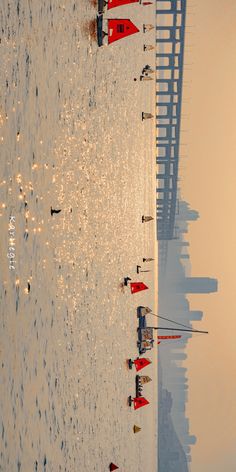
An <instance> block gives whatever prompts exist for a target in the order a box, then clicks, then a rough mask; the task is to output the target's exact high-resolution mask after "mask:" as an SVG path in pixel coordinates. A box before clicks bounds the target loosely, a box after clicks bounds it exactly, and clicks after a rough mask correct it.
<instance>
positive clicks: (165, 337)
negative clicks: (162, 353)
mask: <svg viewBox="0 0 236 472" xmlns="http://www.w3.org/2000/svg"><path fill="white" fill-rule="evenodd" d="M181 337H182V336H157V339H179V338H181Z"/></svg>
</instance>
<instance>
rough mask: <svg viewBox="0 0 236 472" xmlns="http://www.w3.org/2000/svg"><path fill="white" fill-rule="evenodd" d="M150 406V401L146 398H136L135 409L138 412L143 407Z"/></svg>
mask: <svg viewBox="0 0 236 472" xmlns="http://www.w3.org/2000/svg"><path fill="white" fill-rule="evenodd" d="M145 405H149V401H148V400H146V398H144V397H135V398H134V409H135V410H138V408H141V407H142V406H145Z"/></svg>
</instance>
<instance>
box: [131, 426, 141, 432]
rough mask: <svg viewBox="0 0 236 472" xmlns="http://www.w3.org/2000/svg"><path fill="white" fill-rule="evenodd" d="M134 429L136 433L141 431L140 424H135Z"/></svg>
mask: <svg viewBox="0 0 236 472" xmlns="http://www.w3.org/2000/svg"><path fill="white" fill-rule="evenodd" d="M133 431H134V433H139V431H141V428H140V427H139V426H136V424H134V427H133Z"/></svg>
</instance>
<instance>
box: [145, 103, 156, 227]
mask: <svg viewBox="0 0 236 472" xmlns="http://www.w3.org/2000/svg"><path fill="white" fill-rule="evenodd" d="M150 118H154V115H152V114H151V113H146V112H144V111H143V112H142V121H143V120H149V119H150ZM145 218H147V217H145ZM151 220H153V218H151ZM147 221H149V220H147Z"/></svg>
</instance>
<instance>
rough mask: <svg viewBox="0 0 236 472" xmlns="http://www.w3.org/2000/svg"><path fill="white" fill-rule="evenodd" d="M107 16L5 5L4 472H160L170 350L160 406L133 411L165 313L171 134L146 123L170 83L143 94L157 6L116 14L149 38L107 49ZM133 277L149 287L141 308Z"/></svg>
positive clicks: (0, 177)
mask: <svg viewBox="0 0 236 472" xmlns="http://www.w3.org/2000/svg"><path fill="white" fill-rule="evenodd" d="M95 3H96V2H91V1H88V0H77V1H72V0H64V1H63V0H21V1H20V0H18V1H16V0H1V3H0V27H1V36H0V51H1V53H0V54H1V68H0V150H1V153H0V155H1V158H0V228H1V230H0V261H1V265H0V266H1V270H0V323H1V327H0V368H1V381H0V437H1V441H0V470H1V471H3V472H36V471H39V472H49V471H50V472H60V471H64V472H77V471H79V472H90V471H96V472H103V471H104V472H105V471H107V470H109V464H110V463H111V462H113V463H115V464H116V465H117V466H118V467H119V469H120V471H122V472H125V471H129V472H141V471H143V470H149V471H152V472H155V471H156V470H157V435H158V431H157V410H158V398H157V346H156V343H155V345H154V349H153V350H152V351H150V352H148V357H149V358H150V359H151V360H152V364H150V365H149V366H148V367H146V368H145V370H143V371H142V372H143V374H145V375H149V376H150V377H151V378H152V382H150V383H149V384H147V385H145V386H144V393H143V394H144V396H145V398H147V399H148V401H149V405H147V406H145V407H143V408H141V409H139V410H136V411H134V408H133V406H132V407H129V406H128V402H127V399H128V396H129V395H131V396H132V397H134V396H135V375H136V372H135V370H134V369H132V370H129V369H128V367H127V359H129V358H132V359H134V358H136V357H137V356H138V349H137V326H138V320H137V306H139V305H144V306H149V307H151V308H152V309H153V311H154V313H155V310H156V309H157V275H158V274H157V250H156V222H155V198H156V195H155V174H156V158H155V139H156V131H155V122H154V120H152V119H150V120H144V121H142V112H148V113H152V114H155V81H154V80H153V81H146V82H144V81H140V80H139V77H140V74H141V71H142V68H143V67H144V66H145V65H146V64H149V65H151V66H153V67H154V66H155V51H153V50H151V51H146V52H145V51H144V50H143V45H144V44H150V45H154V44H155V32H154V30H152V31H150V32H147V33H143V24H144V23H149V24H150V23H153V22H155V5H154V4H152V5H149V6H143V5H140V4H133V5H130V6H123V7H119V8H116V9H114V10H110V11H109V12H108V11H106V12H105V15H104V28H106V20H107V18H130V19H131V20H132V21H133V22H134V23H135V24H136V26H137V27H138V28H139V29H140V32H139V33H137V34H135V35H133V36H131V37H129V38H125V39H122V40H120V41H118V42H117V43H113V44H112V45H109V46H108V45H107V44H106V38H105V40H104V46H103V47H101V48H98V46H97V42H96V32H95V23H96V13H97V10H96V4H95ZM153 24H155V23H153ZM134 79H137V80H134ZM51 208H52V209H56V210H61V211H60V212H58V213H56V214H53V215H51V211H50V210H51ZM142 215H150V216H153V217H154V220H153V221H150V222H148V223H142ZM143 257H153V258H154V259H155V260H154V261H153V262H149V263H143V261H142V258H143ZM137 265H140V266H141V270H149V272H142V273H140V274H139V275H138V274H137V271H136V266H137ZM126 276H129V277H130V278H131V279H132V281H134V282H135V281H142V282H144V283H145V284H146V285H147V286H148V287H149V289H148V290H145V291H143V292H139V293H136V294H131V291H130V287H129V286H128V287H124V286H123V285H122V282H123V279H124V277H126ZM153 318H154V317H153ZM152 323H153V325H154V324H155V323H156V319H155V318H154V320H153V321H152ZM134 424H136V425H138V426H139V427H141V431H140V432H139V433H138V434H134V433H133V426H134Z"/></svg>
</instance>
